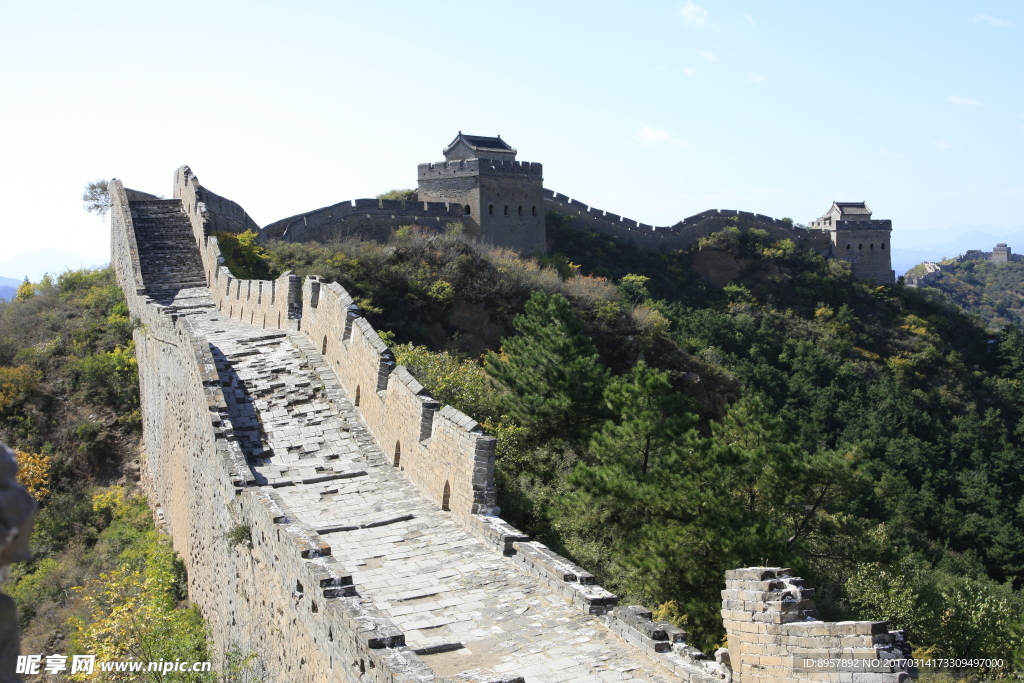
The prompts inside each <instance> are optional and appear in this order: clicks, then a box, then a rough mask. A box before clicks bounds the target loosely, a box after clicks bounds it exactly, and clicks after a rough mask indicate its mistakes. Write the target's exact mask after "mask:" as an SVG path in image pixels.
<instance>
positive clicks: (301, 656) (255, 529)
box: [111, 180, 431, 683]
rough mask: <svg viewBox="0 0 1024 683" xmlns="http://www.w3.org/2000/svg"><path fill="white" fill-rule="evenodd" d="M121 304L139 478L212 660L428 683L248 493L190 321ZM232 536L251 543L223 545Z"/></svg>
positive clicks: (294, 535) (367, 612) (139, 298)
mask: <svg viewBox="0 0 1024 683" xmlns="http://www.w3.org/2000/svg"><path fill="white" fill-rule="evenodd" d="M112 186H113V188H112V196H113V197H114V206H113V209H112V215H113V218H112V222H111V225H112V229H113V231H114V232H115V235H114V240H115V243H116V244H125V243H126V242H127V241H128V239H129V238H128V236H129V235H130V234H132V226H131V213H130V211H128V210H127V206H126V205H125V204H124V203H123V202H124V200H125V197H126V194H125V193H124V191H123V188H122V187H121V185H120V183H119V182H118V181H116V180H115V181H112ZM118 232H121V233H122V234H116V233H118ZM210 239H211V242H210V243H215V238H210ZM115 264H116V267H117V268H118V279H119V280H121V281H126V282H132V281H135V280H136V279H138V278H137V277H136V276H137V273H132V272H130V270H129V271H128V272H125V271H122V268H128V269H130V268H131V262H130V260H127V259H121V260H117V261H115ZM143 284H144V283H143ZM126 296H127V298H128V302H129V307H130V308H131V310H132V312H133V315H135V316H136V317H138V318H139V319H140V321H141V322H142V323H143V326H142V327H141V328H140V329H138V330H136V332H135V340H136V358H137V359H138V363H139V378H140V399H141V404H142V406H141V407H142V415H143V448H144V457H143V474H144V477H143V478H144V481H145V482H146V483H147V489H148V491H149V493H150V496H151V499H152V500H153V503H154V506H155V507H156V508H157V513H158V516H160V517H162V518H164V519H165V520H167V523H168V525H169V528H170V531H171V534H172V537H173V540H174V547H175V549H176V550H177V551H178V552H179V553H180V554H181V555H182V557H183V558H184V559H185V562H186V565H187V567H188V575H189V594H190V596H191V598H192V599H193V600H194V601H195V602H196V603H197V604H199V605H200V606H201V607H202V610H203V614H204V616H205V617H206V618H207V620H208V622H209V625H210V627H211V629H212V631H213V635H214V640H215V642H216V643H217V644H218V646H219V647H220V649H221V650H222V651H223V650H226V649H228V648H230V647H237V648H239V649H240V650H241V651H242V652H257V653H259V656H260V657H259V658H260V661H261V662H262V663H263V664H264V665H265V666H266V668H267V673H268V675H269V677H270V680H282V681H283V680H328V679H333V678H339V679H342V680H352V681H356V680H359V681H381V682H384V681H387V682H388V683H393V682H403V683H412V682H413V681H424V680H431V679H430V678H428V676H430V669H429V667H427V666H426V665H425V664H424V663H423V662H422V660H420V659H419V658H418V656H417V655H415V654H414V653H412V652H410V651H408V650H407V649H405V648H404V647H402V646H403V643H404V640H403V636H402V635H401V632H400V631H399V630H398V629H397V628H395V627H394V625H393V624H391V622H390V621H389V620H388V619H387V618H386V617H384V616H383V615H382V614H381V613H380V612H379V611H378V610H377V609H376V608H375V607H374V606H373V605H372V604H371V603H370V602H369V601H366V600H363V599H361V598H358V597H354V596H351V595H350V594H351V587H350V586H351V579H350V578H349V577H348V575H347V574H346V573H344V572H343V571H342V570H341V569H340V568H339V567H338V565H337V563H336V562H335V560H334V558H333V557H331V550H330V548H329V546H327V545H326V544H324V543H323V542H322V541H321V540H320V537H319V535H318V534H317V533H316V532H315V531H314V530H313V529H311V528H308V527H307V526H306V525H303V524H299V523H296V521H295V517H294V515H292V514H291V513H290V511H289V510H288V509H287V507H285V506H284V505H283V504H281V503H280V501H279V500H276V499H275V495H274V494H273V492H268V491H266V490H264V489H261V488H258V487H255V486H253V484H254V483H255V480H254V477H253V475H252V472H251V470H250V468H249V466H248V464H247V462H246V460H245V457H244V455H243V454H242V452H241V450H240V448H239V446H238V442H237V440H236V439H235V437H234V434H233V432H232V426H231V425H232V422H231V420H230V417H231V416H230V415H229V410H228V403H227V401H226V399H225V397H224V394H223V392H222V389H221V378H220V376H219V375H218V372H217V369H216V363H215V361H214V357H213V355H212V354H211V350H210V347H209V345H208V344H204V343H201V342H199V341H197V339H199V338H200V337H199V335H197V334H195V333H193V331H192V329H191V321H190V319H189V313H188V312H187V311H182V310H176V309H175V308H173V307H164V306H158V305H155V304H154V303H153V302H151V301H149V300H147V299H146V297H145V296H144V295H142V294H134V295H133V294H132V292H131V291H130V290H129V291H126ZM207 307H208V308H209V307H212V304H207ZM233 529H244V530H246V531H247V532H248V536H249V538H251V542H249V543H247V542H242V543H238V544H236V545H232V543H231V542H230V541H229V540H228V537H229V533H230V532H231V531H232V530H233ZM284 633H287V634H288V637H287V638H285V637H282V636H283V634H284Z"/></svg>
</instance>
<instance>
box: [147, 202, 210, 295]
mask: <svg viewBox="0 0 1024 683" xmlns="http://www.w3.org/2000/svg"><path fill="white" fill-rule="evenodd" d="M129 206H130V208H131V212H132V222H133V223H134V225H135V240H136V245H137V247H138V253H139V266H140V267H141V269H142V281H143V282H144V283H145V285H146V289H147V290H149V291H151V292H156V291H171V290H175V289H184V288H188V287H204V286H206V277H205V274H204V272H203V263H202V258H201V257H200V254H199V247H198V245H197V244H196V241H195V237H194V235H193V232H192V224H191V222H190V221H189V218H188V216H187V215H185V212H184V211H183V210H182V206H181V201H180V200H177V199H163V200H146V201H137V202H130V203H129Z"/></svg>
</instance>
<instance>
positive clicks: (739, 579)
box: [722, 567, 916, 683]
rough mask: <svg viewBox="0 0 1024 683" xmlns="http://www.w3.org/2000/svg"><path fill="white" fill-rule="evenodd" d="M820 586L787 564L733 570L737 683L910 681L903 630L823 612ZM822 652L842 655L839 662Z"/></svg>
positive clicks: (728, 618)
mask: <svg viewBox="0 0 1024 683" xmlns="http://www.w3.org/2000/svg"><path fill="white" fill-rule="evenodd" d="M813 595H814V589H812V588H808V587H806V586H805V585H804V581H803V579H800V578H798V577H794V576H792V575H791V574H790V570H788V569H783V568H781V567H749V568H746V569H735V570H732V571H727V572H726V573H725V590H724V591H722V621H723V622H724V624H725V629H726V632H727V634H728V637H729V660H730V662H731V666H732V680H733V682H734V683H768V682H769V681H771V682H772V683H788V682H792V683H796V682H797V681H844V680H846V681H858V683H909V681H910V678H911V674H912V673H916V672H912V671H911V670H910V669H909V668H907V667H905V666H903V665H902V664H901V663H900V662H899V660H901V659H903V658H904V657H907V656H909V655H910V653H909V652H904V651H903V650H904V648H905V641H904V639H903V632H902V631H889V630H888V628H887V626H886V623H885V622H872V621H841V622H824V621H818V620H817V615H818V613H817V610H816V609H815V605H814V601H813V599H812V597H813ZM821 660H842V661H843V662H845V663H844V664H833V663H832V662H823V661H821Z"/></svg>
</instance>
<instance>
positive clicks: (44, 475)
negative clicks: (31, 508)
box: [14, 450, 51, 502]
mask: <svg viewBox="0 0 1024 683" xmlns="http://www.w3.org/2000/svg"><path fill="white" fill-rule="evenodd" d="M14 457H15V459H16V460H17V461H18V483H20V484H21V485H22V486H24V487H25V488H26V489H28V492H29V493H31V494H32V495H33V496H35V499H36V500H38V501H40V502H42V501H43V499H44V498H46V496H47V495H48V494H49V493H50V488H49V483H50V466H51V462H50V460H51V459H50V456H48V455H43V454H42V453H26V452H25V451H19V450H15V451H14Z"/></svg>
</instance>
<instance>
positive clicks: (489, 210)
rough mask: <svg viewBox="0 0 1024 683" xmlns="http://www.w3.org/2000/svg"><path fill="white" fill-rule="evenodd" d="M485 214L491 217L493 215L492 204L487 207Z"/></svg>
mask: <svg viewBox="0 0 1024 683" xmlns="http://www.w3.org/2000/svg"><path fill="white" fill-rule="evenodd" d="M487 213H489V214H491V215H492V216H493V215H494V204H491V205H490V206H488V207H487Z"/></svg>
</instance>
